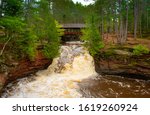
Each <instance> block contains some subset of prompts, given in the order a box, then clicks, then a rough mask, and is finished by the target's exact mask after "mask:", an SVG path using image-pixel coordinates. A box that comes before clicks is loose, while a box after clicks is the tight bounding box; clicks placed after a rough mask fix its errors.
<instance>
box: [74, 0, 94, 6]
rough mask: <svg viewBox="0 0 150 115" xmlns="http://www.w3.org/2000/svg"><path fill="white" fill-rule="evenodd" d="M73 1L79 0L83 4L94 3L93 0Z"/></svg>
mask: <svg viewBox="0 0 150 115" xmlns="http://www.w3.org/2000/svg"><path fill="white" fill-rule="evenodd" d="M73 2H75V3H76V2H81V3H82V4H83V5H89V4H91V3H94V2H93V0H73Z"/></svg>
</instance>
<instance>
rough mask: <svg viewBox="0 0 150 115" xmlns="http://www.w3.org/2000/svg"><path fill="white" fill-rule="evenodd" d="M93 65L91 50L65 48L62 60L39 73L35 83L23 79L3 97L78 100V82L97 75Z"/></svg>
mask: <svg viewBox="0 0 150 115" xmlns="http://www.w3.org/2000/svg"><path fill="white" fill-rule="evenodd" d="M95 75H97V73H96V72H95V68H94V62H93V58H92V56H90V54H89V53H88V51H87V50H86V49H85V48H84V47H82V46H78V45H71V46H62V47H61V49H60V57H58V58H55V59H54V60H53V63H52V64H51V65H50V66H49V67H48V69H47V70H44V71H39V72H37V73H36V76H35V77H33V78H34V80H29V78H30V77H28V78H23V79H20V80H18V82H17V83H15V85H14V84H9V88H8V89H9V90H6V92H5V93H4V94H3V95H2V97H24V98H28V97H42V98H44V97H48V98H70V97H71V98H78V97H82V95H81V94H80V93H79V86H78V85H77V83H78V82H80V81H81V80H83V79H85V78H89V77H91V76H95Z"/></svg>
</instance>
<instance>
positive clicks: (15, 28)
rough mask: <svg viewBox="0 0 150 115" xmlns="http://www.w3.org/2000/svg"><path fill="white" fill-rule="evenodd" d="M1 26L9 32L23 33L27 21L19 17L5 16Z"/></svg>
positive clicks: (0, 22) (0, 21) (0, 23)
mask: <svg viewBox="0 0 150 115" xmlns="http://www.w3.org/2000/svg"><path fill="white" fill-rule="evenodd" d="M0 26H3V27H4V28H5V30H6V31H5V32H6V33H7V34H13V33H22V32H23V29H24V28H23V27H24V26H25V23H24V22H23V21H22V20H21V19H20V18H18V17H11V16H8V17H4V18H2V19H1V20H0Z"/></svg>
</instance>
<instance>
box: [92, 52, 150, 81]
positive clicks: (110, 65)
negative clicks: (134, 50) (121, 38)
mask: <svg viewBox="0 0 150 115" xmlns="http://www.w3.org/2000/svg"><path fill="white" fill-rule="evenodd" d="M115 51H116V50H115ZM120 52H121V51H120V50H119V51H118V50H117V53H116V52H114V53H113V54H111V55H109V56H108V55H107V56H105V54H106V51H103V52H102V53H101V54H102V55H98V56H95V57H94V61H95V69H96V71H97V72H98V73H100V74H107V75H108V74H109V75H121V76H124V77H130V78H138V79H145V80H149V79H150V54H147V55H141V56H133V55H131V54H130V53H127V52H124V51H122V52H121V53H120Z"/></svg>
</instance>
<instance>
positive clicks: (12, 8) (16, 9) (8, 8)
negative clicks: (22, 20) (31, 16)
mask: <svg viewBox="0 0 150 115" xmlns="http://www.w3.org/2000/svg"><path fill="white" fill-rule="evenodd" d="M2 2H3V7H2V11H3V13H4V15H6V16H19V15H21V13H23V0H2Z"/></svg>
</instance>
